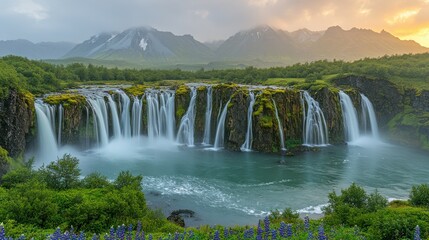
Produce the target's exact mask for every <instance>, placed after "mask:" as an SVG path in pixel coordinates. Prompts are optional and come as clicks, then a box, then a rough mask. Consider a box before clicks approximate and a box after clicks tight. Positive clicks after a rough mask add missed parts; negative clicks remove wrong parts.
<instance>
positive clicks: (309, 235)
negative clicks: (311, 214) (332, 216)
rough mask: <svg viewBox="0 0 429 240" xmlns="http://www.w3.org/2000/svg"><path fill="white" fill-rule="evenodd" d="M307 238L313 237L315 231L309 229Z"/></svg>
mask: <svg viewBox="0 0 429 240" xmlns="http://www.w3.org/2000/svg"><path fill="white" fill-rule="evenodd" d="M307 239H313V233H312V232H310V231H308V237H307Z"/></svg>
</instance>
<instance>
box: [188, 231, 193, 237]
mask: <svg viewBox="0 0 429 240" xmlns="http://www.w3.org/2000/svg"><path fill="white" fill-rule="evenodd" d="M188 235H189V238H193V237H194V231H192V230H191V231H189V232H188Z"/></svg>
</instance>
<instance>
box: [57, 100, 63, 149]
mask: <svg viewBox="0 0 429 240" xmlns="http://www.w3.org/2000/svg"><path fill="white" fill-rule="evenodd" d="M63 118H64V108H63V105H61V104H60V105H59V106H58V137H57V143H58V146H61V130H62V128H63Z"/></svg>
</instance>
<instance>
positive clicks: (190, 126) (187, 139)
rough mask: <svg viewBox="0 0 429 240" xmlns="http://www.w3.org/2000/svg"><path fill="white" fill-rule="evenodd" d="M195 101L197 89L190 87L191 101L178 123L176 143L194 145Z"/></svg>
mask: <svg viewBox="0 0 429 240" xmlns="http://www.w3.org/2000/svg"><path fill="white" fill-rule="evenodd" d="M196 99H197V88H196V87H194V86H192V87H191V101H190V102H189V106H188V110H187V111H186V113H185V115H183V117H182V120H181V121H180V125H179V131H178V132H177V142H179V143H184V144H186V145H187V146H190V147H192V146H195V145H194V125H195V115H196V111H195V108H196V106H195V102H196Z"/></svg>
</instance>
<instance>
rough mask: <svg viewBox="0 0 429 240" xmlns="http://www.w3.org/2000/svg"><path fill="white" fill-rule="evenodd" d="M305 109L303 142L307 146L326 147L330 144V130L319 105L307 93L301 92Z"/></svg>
mask: <svg viewBox="0 0 429 240" xmlns="http://www.w3.org/2000/svg"><path fill="white" fill-rule="evenodd" d="M301 105H302V109H303V142H304V145H306V146H324V145H327V144H329V142H328V128H327V125H326V121H325V116H324V115H323V111H322V109H321V108H320V107H319V103H318V102H317V101H316V100H314V99H313V98H312V97H311V96H310V94H309V93H308V92H307V91H303V92H301Z"/></svg>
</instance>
